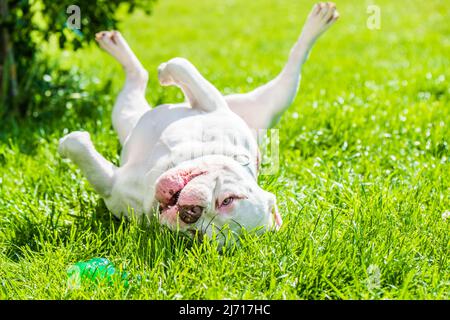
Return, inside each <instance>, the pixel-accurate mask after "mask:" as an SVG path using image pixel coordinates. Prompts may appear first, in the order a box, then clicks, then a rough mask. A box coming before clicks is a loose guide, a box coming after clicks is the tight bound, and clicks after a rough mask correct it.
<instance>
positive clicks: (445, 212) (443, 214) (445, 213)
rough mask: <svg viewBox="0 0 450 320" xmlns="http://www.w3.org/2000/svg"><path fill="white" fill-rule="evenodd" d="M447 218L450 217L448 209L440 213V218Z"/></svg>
mask: <svg viewBox="0 0 450 320" xmlns="http://www.w3.org/2000/svg"><path fill="white" fill-rule="evenodd" d="M448 218H450V210H447V211H444V212H443V213H442V219H443V220H447V219H448Z"/></svg>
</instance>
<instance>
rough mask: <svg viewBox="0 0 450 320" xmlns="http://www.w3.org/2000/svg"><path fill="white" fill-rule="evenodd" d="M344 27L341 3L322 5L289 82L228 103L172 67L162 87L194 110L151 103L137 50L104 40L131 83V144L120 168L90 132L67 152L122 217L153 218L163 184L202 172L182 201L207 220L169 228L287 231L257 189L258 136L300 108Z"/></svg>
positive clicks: (78, 135)
mask: <svg viewBox="0 0 450 320" xmlns="http://www.w3.org/2000/svg"><path fill="white" fill-rule="evenodd" d="M337 18H338V13H337V11H336V10H335V6H334V4H332V3H320V4H317V5H315V6H314V8H313V10H312V11H311V13H310V15H309V17H308V19H307V22H306V24H305V26H304V28H303V31H302V33H301V35H300V38H299V40H298V41H297V43H296V44H295V45H294V47H293V49H292V51H291V54H290V56H289V60H288V62H287V64H286V66H285V67H284V69H283V70H282V71H281V73H280V74H279V75H278V76H277V77H276V78H275V79H274V80H272V81H270V82H269V83H268V84H266V85H264V86H262V87H259V88H257V89H256V90H254V91H252V92H250V93H247V94H236V95H231V96H226V97H224V96H222V94H221V93H220V92H219V91H218V90H217V89H216V88H215V87H214V86H213V85H212V84H211V83H209V82H208V81H207V80H206V79H204V78H203V77H202V75H201V74H200V73H199V72H198V71H197V69H196V68H195V67H194V66H193V65H192V64H191V63H190V62H188V61H187V60H186V59H183V58H175V59H172V60H170V61H169V62H167V63H164V64H162V65H161V66H160V67H159V69H158V76H159V80H160V83H161V85H164V86H167V85H175V86H178V87H179V88H180V89H181V90H182V91H183V93H184V94H185V96H186V99H187V101H186V103H182V104H165V105H161V106H158V107H156V108H154V109H150V108H149V106H148V104H147V102H146V100H145V97H144V92H145V87H146V84H147V72H146V71H145V70H144V68H143V67H142V65H141V63H140V62H139V60H138V59H137V58H136V56H135V55H134V53H133V52H132V51H131V49H130V48H129V46H128V44H127V43H126V42H125V40H124V39H123V38H122V36H121V35H120V33H118V32H117V31H111V32H101V33H99V34H97V37H96V39H97V41H98V42H99V44H100V46H101V47H102V48H103V49H105V50H106V51H107V52H109V53H110V54H111V55H112V56H114V57H115V58H116V59H117V60H118V61H119V62H120V63H121V64H122V66H123V67H124V71H125V74H126V81H125V85H124V87H123V89H122V91H121V92H120V94H119V96H118V98H117V101H116V104H115V106H114V110H113V113H112V117H113V126H114V128H115V129H116V131H117V133H118V135H119V139H120V142H121V143H122V145H123V150H122V154H121V163H120V167H116V166H114V165H112V164H111V163H110V162H108V161H107V160H105V159H104V158H103V157H102V156H101V155H100V154H99V153H98V152H97V151H96V150H95V148H94V146H93V144H92V142H91V140H90V137H89V134H88V133H86V132H72V133H70V134H68V135H67V136H65V137H64V138H62V139H61V140H60V145H59V153H60V154H61V155H62V156H63V157H67V158H70V159H71V160H72V161H73V162H74V163H75V164H77V165H78V166H79V168H80V169H81V171H82V172H83V174H84V175H85V176H86V177H87V179H88V180H89V182H90V183H91V184H92V186H93V187H94V188H95V190H96V191H97V192H98V193H99V194H100V195H101V196H102V197H103V198H104V199H105V202H106V204H107V206H108V208H109V209H110V210H111V211H112V212H113V213H114V214H115V215H118V216H120V215H122V214H124V215H127V214H129V213H130V210H132V211H133V212H134V213H135V214H137V215H141V214H147V215H151V214H152V212H153V210H154V209H155V208H156V207H158V201H156V200H155V188H156V186H157V184H158V181H159V180H161V179H162V178H161V177H164V176H165V175H167V174H168V172H169V173H170V172H178V171H177V170H183V168H193V167H194V168H201V169H202V170H205V171H207V174H204V175H202V176H199V177H195V178H194V179H192V181H190V182H189V183H188V184H187V185H186V186H185V188H184V189H183V190H182V191H181V194H180V198H179V199H180V200H179V201H180V202H181V201H183V199H184V198H183V197H185V198H186V199H187V198H189V197H190V199H198V200H196V201H197V202H199V203H198V204H199V205H201V206H202V208H205V210H204V211H203V214H202V216H201V218H200V219H199V220H198V221H197V222H196V223H194V224H187V223H183V222H181V223H180V221H173V219H172V218H173V217H172V218H171V217H169V216H164V215H162V217H161V218H160V221H161V222H162V223H164V224H167V225H168V226H169V227H171V228H173V229H179V230H182V231H193V230H200V231H201V232H202V233H207V234H211V233H212V232H213V230H214V228H213V227H212V226H213V225H214V226H216V227H217V226H218V228H219V229H220V228H222V227H223V226H224V225H229V226H230V228H231V229H232V231H234V232H239V229H240V228H241V227H245V228H249V229H253V228H257V227H263V228H264V229H271V228H273V227H275V226H276V225H277V226H278V227H279V226H280V225H281V219H280V218H279V216H278V213H277V212H276V204H275V197H274V196H273V195H272V194H270V193H268V192H265V191H264V190H262V189H261V188H260V187H259V186H258V185H257V169H258V168H257V159H258V147H257V143H256V140H255V138H254V135H253V134H252V131H251V129H258V128H267V127H269V126H270V124H271V123H272V122H273V121H274V119H275V120H276V118H277V117H278V116H279V115H281V113H282V112H283V111H284V110H286V108H287V107H288V106H289V105H290V104H291V102H292V100H293V99H294V97H295V95H296V92H297V89H298V84H299V81H300V71H301V67H302V65H303V63H304V62H305V61H306V59H307V56H308V54H309V51H310V49H311V48H312V46H313V44H314V42H315V40H316V39H317V38H318V37H319V35H320V34H322V33H323V32H324V31H325V30H326V29H327V28H328V27H329V26H330V25H331V24H332V23H333V22H334V21H335V20H336V19H337ZM242 159H244V161H242ZM170 170H172V171H170ZM230 193H233V194H234V193H239V194H241V195H242V199H237V200H236V201H235V202H234V203H233V204H232V207H231V208H232V210H231V209H230V210H229V212H228V213H227V214H223V213H218V209H217V202H218V201H219V200H218V199H221V197H223V195H224V194H230ZM186 195H187V196H186ZM171 219H172V220H171Z"/></svg>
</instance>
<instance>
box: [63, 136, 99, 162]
mask: <svg viewBox="0 0 450 320" xmlns="http://www.w3.org/2000/svg"><path fill="white" fill-rule="evenodd" d="M91 143H92V142H91V137H90V135H89V133H88V132H85V131H74V132H71V133H69V134H68V135H66V136H65V137H63V138H61V139H60V140H59V146H58V153H59V154H60V155H61V156H62V157H63V158H69V157H71V155H75V154H78V153H81V152H83V151H84V150H86V148H87V147H88V146H89V145H90V144H91Z"/></svg>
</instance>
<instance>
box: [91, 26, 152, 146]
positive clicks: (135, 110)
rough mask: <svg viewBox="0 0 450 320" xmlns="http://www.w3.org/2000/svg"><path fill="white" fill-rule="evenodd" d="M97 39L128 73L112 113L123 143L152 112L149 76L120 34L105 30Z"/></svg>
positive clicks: (98, 34)
mask: <svg viewBox="0 0 450 320" xmlns="http://www.w3.org/2000/svg"><path fill="white" fill-rule="evenodd" d="M95 39H96V40H97V42H98V43H99V44H100V46H101V47H102V48H103V49H105V50H106V51H107V52H108V53H109V54H111V55H112V56H113V57H114V58H116V59H117V61H119V62H120V64H121V65H122V66H123V68H124V71H125V76H126V79H125V85H124V86H123V88H122V91H121V92H120V93H119V95H118V97H117V99H116V103H115V105H114V109H113V112H112V123H113V127H114V129H115V130H116V131H117V134H118V135H119V139H120V142H121V143H122V144H123V143H124V142H125V140H126V138H127V137H128V135H129V133H130V132H131V130H132V129H133V128H134V126H135V125H136V123H137V121H138V120H139V119H140V117H141V116H142V115H143V114H144V113H145V112H147V111H148V110H150V107H149V105H148V103H147V101H146V100H145V88H146V86H147V80H148V73H147V71H146V70H145V69H144V67H143V66H142V64H141V63H140V62H139V60H138V58H137V57H136V56H135V55H134V53H133V51H132V50H131V49H130V47H129V46H128V44H127V42H126V41H125V39H124V38H123V37H122V35H121V34H120V33H119V32H118V31H102V32H99V33H97V34H96V37H95Z"/></svg>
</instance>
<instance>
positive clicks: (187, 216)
mask: <svg viewBox="0 0 450 320" xmlns="http://www.w3.org/2000/svg"><path fill="white" fill-rule="evenodd" d="M203 209H204V208H203V207H200V206H183V207H181V208H180V210H179V211H178V215H179V216H180V219H181V221H183V222H184V223H194V222H197V220H198V219H200V216H201V215H202V213H203Z"/></svg>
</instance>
